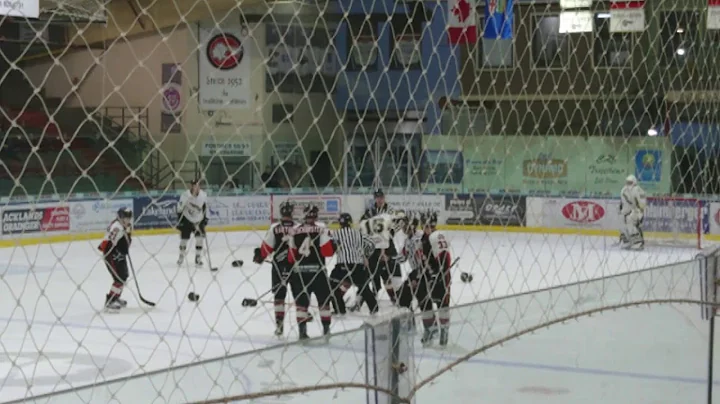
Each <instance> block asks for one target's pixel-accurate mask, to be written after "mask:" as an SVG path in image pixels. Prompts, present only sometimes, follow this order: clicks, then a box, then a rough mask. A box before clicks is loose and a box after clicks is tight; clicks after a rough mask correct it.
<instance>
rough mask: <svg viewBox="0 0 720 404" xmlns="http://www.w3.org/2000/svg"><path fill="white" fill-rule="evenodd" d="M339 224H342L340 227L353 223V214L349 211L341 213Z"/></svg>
mask: <svg viewBox="0 0 720 404" xmlns="http://www.w3.org/2000/svg"><path fill="white" fill-rule="evenodd" d="M338 224H340V227H350V226H352V224H353V219H352V215H350V214H349V213H341V214H340V217H339V218H338Z"/></svg>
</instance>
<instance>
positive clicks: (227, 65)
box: [206, 33, 245, 70]
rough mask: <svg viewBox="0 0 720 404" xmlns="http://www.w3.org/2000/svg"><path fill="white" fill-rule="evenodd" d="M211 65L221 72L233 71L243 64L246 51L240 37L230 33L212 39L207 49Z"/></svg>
mask: <svg viewBox="0 0 720 404" xmlns="http://www.w3.org/2000/svg"><path fill="white" fill-rule="evenodd" d="M206 55H207V59H208V61H209V62H210V64H211V65H212V66H213V67H215V68H217V69H220V70H231V69H234V68H236V67H237V66H238V65H239V64H240V62H242V60H243V57H244V56H245V51H244V49H243V46H242V42H241V41H240V39H238V37H236V36H235V35H233V34H229V33H221V34H217V35H215V36H214V37H212V38H210V40H209V41H208V44H207V47H206Z"/></svg>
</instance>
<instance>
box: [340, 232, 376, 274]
mask: <svg viewBox="0 0 720 404" xmlns="http://www.w3.org/2000/svg"><path fill="white" fill-rule="evenodd" d="M332 236H333V240H335V243H336V244H337V263H338V264H349V265H353V264H364V263H365V257H366V256H368V255H370V254H372V252H373V251H374V250H375V243H374V242H373V241H372V239H371V238H370V236H368V235H366V234H363V233H362V232H361V231H360V229H353V228H351V227H342V228H340V230H336V231H335V232H334V233H333V235H332Z"/></svg>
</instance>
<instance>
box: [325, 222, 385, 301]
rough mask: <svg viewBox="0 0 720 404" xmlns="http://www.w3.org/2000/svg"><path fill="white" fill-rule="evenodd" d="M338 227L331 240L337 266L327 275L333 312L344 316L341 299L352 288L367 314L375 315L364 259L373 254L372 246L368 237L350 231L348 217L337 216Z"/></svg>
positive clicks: (365, 260)
mask: <svg viewBox="0 0 720 404" xmlns="http://www.w3.org/2000/svg"><path fill="white" fill-rule="evenodd" d="M338 223H339V224H340V229H339V230H337V231H335V232H334V233H333V237H332V238H333V242H334V243H335V245H336V254H337V262H336V263H335V268H333V270H332V272H331V273H330V286H332V292H333V299H332V302H333V305H334V312H335V313H337V314H345V312H346V308H345V300H344V299H343V295H344V294H345V292H347V290H348V289H349V288H350V286H352V285H355V286H356V287H357V288H358V297H359V299H362V300H364V301H365V303H367V306H368V309H369V310H370V314H374V313H377V311H378V304H377V300H376V299H375V294H374V293H373V291H372V289H371V288H370V274H369V272H368V269H367V266H366V262H367V257H368V256H370V255H371V254H372V253H373V252H374V251H375V243H374V242H373V240H372V239H371V238H370V236H368V235H367V234H363V233H362V232H361V231H360V230H359V229H355V228H353V227H352V224H353V219H352V216H351V215H350V214H349V213H341V214H340V217H339V218H338Z"/></svg>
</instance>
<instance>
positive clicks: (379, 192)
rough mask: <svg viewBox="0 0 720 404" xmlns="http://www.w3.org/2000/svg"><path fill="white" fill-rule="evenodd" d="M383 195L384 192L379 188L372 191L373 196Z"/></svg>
mask: <svg viewBox="0 0 720 404" xmlns="http://www.w3.org/2000/svg"><path fill="white" fill-rule="evenodd" d="M384 197H385V193H384V192H383V190H382V189H380V188H378V189H376V190H375V192H373V198H384Z"/></svg>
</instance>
